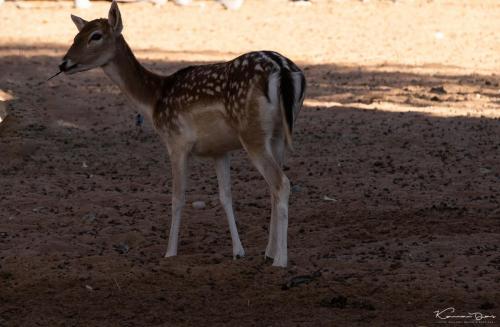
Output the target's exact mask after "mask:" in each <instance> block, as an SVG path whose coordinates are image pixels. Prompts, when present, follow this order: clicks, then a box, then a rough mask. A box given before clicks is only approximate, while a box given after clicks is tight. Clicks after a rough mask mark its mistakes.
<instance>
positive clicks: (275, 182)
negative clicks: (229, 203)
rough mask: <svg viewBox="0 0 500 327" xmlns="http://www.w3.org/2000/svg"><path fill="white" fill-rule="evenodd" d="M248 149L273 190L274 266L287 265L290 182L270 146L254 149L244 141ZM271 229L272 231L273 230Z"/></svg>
mask: <svg viewBox="0 0 500 327" xmlns="http://www.w3.org/2000/svg"><path fill="white" fill-rule="evenodd" d="M242 143H243V145H244V147H245V149H246V150H247V152H248V154H249V156H250V159H251V161H252V163H253V164H254V165H255V167H256V168H257V170H258V171H259V172H260V173H261V175H262V176H263V177H264V179H265V180H266V182H267V184H268V185H269V189H270V191H271V199H272V202H273V215H275V218H274V219H275V225H274V227H273V226H272V219H271V229H273V230H272V232H270V236H271V237H272V235H274V236H275V240H274V241H271V247H272V244H273V243H274V252H275V253H274V261H273V266H279V267H286V264H287V229H288V197H289V195H290V182H289V180H288V178H287V177H286V176H285V174H284V173H283V170H282V169H281V167H280V165H279V164H278V162H276V159H275V158H274V155H273V153H272V151H271V150H270V148H271V147H270V146H263V147H259V148H258V149H252V147H251V146H249V144H245V142H244V141H243V142H242ZM271 229H270V231H271Z"/></svg>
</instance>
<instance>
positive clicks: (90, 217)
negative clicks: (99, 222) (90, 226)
mask: <svg viewBox="0 0 500 327" xmlns="http://www.w3.org/2000/svg"><path fill="white" fill-rule="evenodd" d="M96 218H97V216H96V214H95V213H93V212H89V213H88V214H86V215H85V216H83V220H85V221H89V222H92V221H94V220H95V219H96Z"/></svg>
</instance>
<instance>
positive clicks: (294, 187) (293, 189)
mask: <svg viewBox="0 0 500 327" xmlns="http://www.w3.org/2000/svg"><path fill="white" fill-rule="evenodd" d="M291 191H292V192H293V193H298V192H300V191H302V188H301V187H300V186H299V185H294V186H292V189H291Z"/></svg>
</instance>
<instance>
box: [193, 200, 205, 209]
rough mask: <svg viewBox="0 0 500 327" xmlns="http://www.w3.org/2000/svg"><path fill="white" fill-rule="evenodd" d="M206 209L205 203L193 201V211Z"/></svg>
mask: <svg viewBox="0 0 500 327" xmlns="http://www.w3.org/2000/svg"><path fill="white" fill-rule="evenodd" d="M205 207H206V204H205V201H194V202H193V208H195V209H204V208H205Z"/></svg>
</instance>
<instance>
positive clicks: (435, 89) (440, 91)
mask: <svg viewBox="0 0 500 327" xmlns="http://www.w3.org/2000/svg"><path fill="white" fill-rule="evenodd" d="M431 93H435V94H446V90H445V89H444V87H442V86H436V87H433V88H431Z"/></svg>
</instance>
